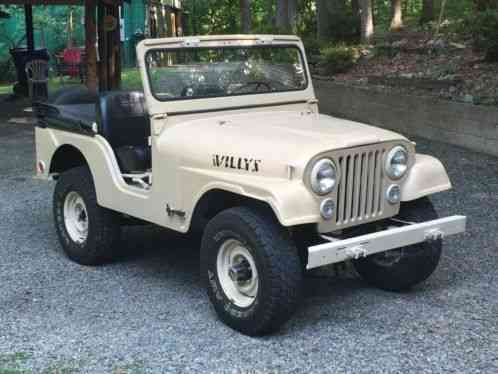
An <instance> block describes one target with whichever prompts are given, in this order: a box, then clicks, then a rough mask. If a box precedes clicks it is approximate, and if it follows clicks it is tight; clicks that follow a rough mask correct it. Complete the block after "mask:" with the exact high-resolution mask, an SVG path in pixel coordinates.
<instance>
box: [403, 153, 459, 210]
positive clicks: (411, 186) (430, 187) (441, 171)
mask: <svg viewBox="0 0 498 374" xmlns="http://www.w3.org/2000/svg"><path fill="white" fill-rule="evenodd" d="M401 187H402V188H401V201H412V200H416V199H418V198H421V197H423V196H427V195H431V194H433V193H436V192H440V191H445V190H449V189H451V182H450V179H449V177H448V174H447V173H446V170H445V168H444V166H443V164H442V163H441V161H439V160H438V159H437V158H434V157H432V156H428V155H423V154H418V153H417V154H416V156H415V163H414V165H413V166H412V168H411V170H410V172H409V174H408V176H407V177H406V179H405V180H404V181H403V184H402V186H401Z"/></svg>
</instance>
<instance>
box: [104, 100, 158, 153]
mask: <svg viewBox="0 0 498 374" xmlns="http://www.w3.org/2000/svg"><path fill="white" fill-rule="evenodd" d="M97 124H98V129H99V133H100V134H101V135H102V136H103V137H105V138H106V139H107V141H108V142H109V144H110V145H111V147H113V148H119V147H122V146H130V145H131V146H146V145H147V144H148V140H147V139H148V137H149V136H150V122H149V116H148V114H147V110H146V108H145V99H144V94H143V93H142V92H135V91H131V92H124V91H115V92H107V93H104V94H102V95H101V96H100V98H99V102H98V104H97Z"/></svg>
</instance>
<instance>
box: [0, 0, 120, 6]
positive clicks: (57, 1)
mask: <svg viewBox="0 0 498 374" xmlns="http://www.w3.org/2000/svg"><path fill="white" fill-rule="evenodd" d="M98 1H101V2H103V3H106V4H110V5H111V4H121V3H122V2H123V0H96V1H95V2H98ZM124 1H129V0H124ZM84 3H85V0H0V4H10V5H83V4H84Z"/></svg>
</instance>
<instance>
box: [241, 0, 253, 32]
mask: <svg viewBox="0 0 498 374" xmlns="http://www.w3.org/2000/svg"><path fill="white" fill-rule="evenodd" d="M240 29H241V32H242V33H243V34H250V33H251V29H252V19H251V0H240Z"/></svg>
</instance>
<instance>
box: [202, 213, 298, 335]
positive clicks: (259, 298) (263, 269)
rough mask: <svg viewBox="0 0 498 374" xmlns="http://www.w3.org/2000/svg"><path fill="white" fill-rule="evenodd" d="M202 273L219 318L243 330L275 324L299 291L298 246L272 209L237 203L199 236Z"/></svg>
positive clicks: (271, 327) (266, 329)
mask: <svg viewBox="0 0 498 374" xmlns="http://www.w3.org/2000/svg"><path fill="white" fill-rule="evenodd" d="M201 274H202V277H203V279H204V281H205V282H206V287H207V292H208V295H209V298H210V300H211V302H212V304H213V306H214V309H215V310H216V313H217V314H218V316H219V318H220V319H221V320H222V321H223V322H224V323H225V324H227V325H228V326H230V327H231V328H233V329H235V330H237V331H240V332H242V333H244V334H247V335H262V334H265V333H268V332H271V331H273V330H276V329H277V328H278V327H280V326H281V325H282V324H284V323H285V322H286V321H287V320H288V319H289V318H290V317H291V316H292V314H293V313H294V311H295V309H296V307H297V305H298V303H299V300H300V296H301V289H302V270H301V265H300V260H299V256H298V253H297V249H296V248H295V246H294V245H293V243H292V241H291V240H290V238H289V235H288V233H287V231H286V230H285V229H283V228H282V227H281V226H280V225H279V224H278V222H276V220H275V219H274V218H273V216H272V215H271V213H270V212H264V213H262V212H259V211H256V210H252V209H249V208H245V207H238V208H232V209H228V210H226V211H223V212H221V213H220V214H218V215H217V216H216V217H214V218H213V219H212V220H211V221H210V222H209V224H208V225H207V227H206V230H205V232H204V235H203V239H202V249H201Z"/></svg>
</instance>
